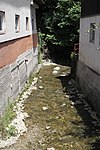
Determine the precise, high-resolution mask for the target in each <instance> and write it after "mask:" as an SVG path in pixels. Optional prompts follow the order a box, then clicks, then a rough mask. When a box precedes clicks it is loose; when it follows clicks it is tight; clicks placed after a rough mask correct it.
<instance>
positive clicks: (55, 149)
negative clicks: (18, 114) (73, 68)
mask: <svg viewBox="0 0 100 150" xmlns="http://www.w3.org/2000/svg"><path fill="white" fill-rule="evenodd" d="M37 78H38V82H37V86H36V87H37V88H36V89H35V90H33V92H32V94H31V95H30V96H29V97H28V98H27V99H26V101H25V102H24V106H25V108H24V111H25V112H27V113H28V115H29V117H28V118H27V119H26V120H25V124H26V127H27V132H26V133H24V134H23V135H22V136H21V137H20V138H19V139H18V141H17V142H16V144H14V145H12V146H11V147H8V148H5V149H4V150H100V124H99V123H98V122H99V121H98V118H97V116H96V114H95V113H94V112H92V111H91V110H90V109H89V107H88V104H87V103H85V100H83V97H84V95H83V94H81V93H79V92H78V90H77V88H76V85H75V82H74V81H73V80H72V79H71V77H70V67H67V66H61V65H45V66H43V67H42V68H41V69H40V72H39V73H38V74H37ZM89 110H90V111H89ZM90 112H91V113H90Z"/></svg>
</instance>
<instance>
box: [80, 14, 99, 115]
mask: <svg viewBox="0 0 100 150" xmlns="http://www.w3.org/2000/svg"><path fill="white" fill-rule="evenodd" d="M90 23H96V29H95V42H94V43H92V42H90V39H89V38H90ZM77 79H78V83H79V85H80V87H81V89H82V91H83V92H84V93H85V94H86V95H87V97H88V99H87V100H89V101H90V102H91V103H92V104H93V106H94V108H95V110H96V111H97V112H98V113H99V115H100V108H99V107H100V15H98V16H93V17H87V18H81V20H80V50H79V61H78V66H77Z"/></svg>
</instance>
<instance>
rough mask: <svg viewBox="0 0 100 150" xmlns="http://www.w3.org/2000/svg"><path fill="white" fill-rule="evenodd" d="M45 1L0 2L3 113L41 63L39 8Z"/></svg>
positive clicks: (10, 0)
mask: <svg viewBox="0 0 100 150" xmlns="http://www.w3.org/2000/svg"><path fill="white" fill-rule="evenodd" d="M41 4H42V0H40V1H38V0H35V1H34V0H9V1H8V0H1V1H0V114H2V112H3V111H4V109H5V107H6V106H7V105H8V101H10V100H13V99H15V98H16V96H17V95H18V93H19V92H20V91H21V90H22V88H23V86H24V85H25V83H26V80H27V79H28V77H29V75H30V73H31V72H32V71H34V70H35V69H36V68H37V66H38V35H37V28H36V9H38V8H39V5H41Z"/></svg>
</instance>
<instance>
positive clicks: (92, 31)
mask: <svg viewBox="0 0 100 150" xmlns="http://www.w3.org/2000/svg"><path fill="white" fill-rule="evenodd" d="M95 30H96V23H90V42H91V43H95Z"/></svg>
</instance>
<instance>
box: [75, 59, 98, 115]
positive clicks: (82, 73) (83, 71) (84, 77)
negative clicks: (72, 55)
mask: <svg viewBox="0 0 100 150" xmlns="http://www.w3.org/2000/svg"><path fill="white" fill-rule="evenodd" d="M77 81H78V84H79V87H81V89H82V91H83V93H84V94H85V95H86V97H87V100H88V101H89V102H90V103H92V105H93V107H94V108H95V110H96V111H97V113H98V114H99V115H100V75H99V74H98V73H96V72H95V71H93V70H92V69H91V68H89V67H88V66H86V65H85V64H84V63H82V62H81V61H80V60H79V61H78V66H77Z"/></svg>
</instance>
